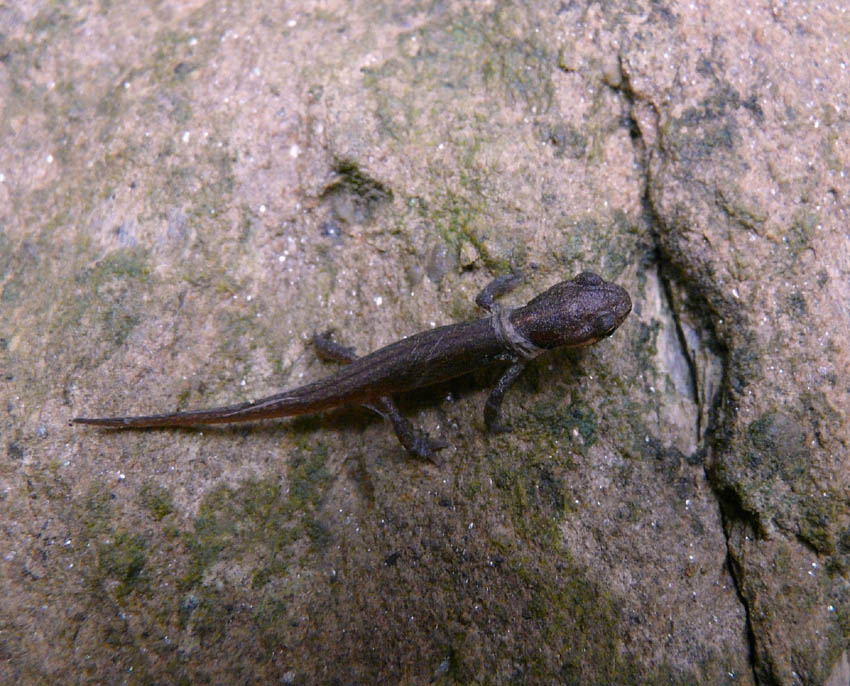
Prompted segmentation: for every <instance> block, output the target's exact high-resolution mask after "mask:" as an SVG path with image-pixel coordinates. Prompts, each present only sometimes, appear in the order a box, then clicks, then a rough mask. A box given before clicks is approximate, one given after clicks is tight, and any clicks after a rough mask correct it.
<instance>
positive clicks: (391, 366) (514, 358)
mask: <svg viewBox="0 0 850 686" xmlns="http://www.w3.org/2000/svg"><path fill="white" fill-rule="evenodd" d="M520 279H521V277H520V276H519V275H516V274H514V275H509V276H503V277H499V278H497V279H495V280H494V281H492V282H491V283H490V284H489V285H488V286H487V287H486V288H485V289H484V290H483V291H482V292H481V293H480V294H479V295H478V297H477V298H476V300H475V301H476V302H477V303H478V304H479V305H480V306H481V307H482V308H484V309H485V310H487V311H488V312H490V316H489V317H486V318H484V319H478V320H474V321H469V322H464V323H462V324H450V325H448V326H441V327H439V328H436V329H429V330H428V331H423V332H422V333H418V334H415V335H413V336H410V337H409V338H404V339H402V340H400V341H397V342H396V343H393V344H391V345H388V346H386V347H384V348H380V349H379V350H376V351H375V352H373V353H370V354H368V355H365V356H364V357H357V356H356V354H355V353H354V351H353V350H351V349H350V348H344V347H342V346H340V345H338V344H336V343H333V342H332V341H330V340H329V339H328V338H327V337H325V336H315V337H314V339H313V342H314V344H315V346H316V347H317V349H318V351H319V353H320V354H321V355H322V356H324V357H327V358H331V359H335V360H338V361H341V362H347V363H348V364H347V366H346V367H344V368H343V369H341V370H340V371H338V372H337V373H336V374H333V375H331V376H329V377H327V378H325V379H322V380H320V381H316V382H314V383H311V384H307V385H306V386H301V387H299V388H294V389H292V390H289V391H283V392H282V393H278V394H276V395H272V396H269V397H267V398H262V399H260V400H255V401H254V402H250V403H240V404H238V405H229V406H226V407H216V408H213V409H208V410H194V411H189V412H175V413H171V414H157V415H149V416H140V417H94V418H88V417H77V418H75V419H73V420H72V421H73V422H75V423H77V424H93V425H95V426H107V427H116V428H138V429H141V428H154V427H176V426H196V425H199V424H220V423H226V422H245V421H252V420H257V419H270V418H274V417H288V416H292V415H299V414H308V413H312V412H319V411H321V410H327V409H330V408H334V407H340V406H342V405H354V404H357V405H364V406H366V407H368V408H369V409H371V410H373V411H375V412H377V413H378V414H380V415H382V416H384V417H386V418H387V419H389V420H390V422H392V424H393V428H394V429H395V432H396V435H397V436H398V438H399V440H400V441H401V443H402V445H403V446H404V447H405V449H406V450H407V451H408V452H409V453H411V454H413V455H415V456H417V457H424V458H427V459H431V460H433V461H435V462H436V461H437V459H436V453H437V451H438V450H440V449H441V448H444V447H445V443H442V442H439V441H433V440H431V439H429V438H428V437H427V436H426V435H424V434H422V433H419V432H417V431H416V430H415V429H413V427H412V426H411V425H410V424H409V423H408V422H407V420H406V419H404V417H402V416H401V414H399V412H398V410H397V409H396V407H395V404H394V403H393V401H392V398H391V396H392V394H394V393H399V392H402V391H410V390H413V389H416V388H422V387H423V386H430V385H431V384H435V383H439V382H440V381H445V380H447V379H452V378H454V377H456V376H460V375H462V374H467V373H469V372H471V371H474V370H476V369H479V368H481V367H484V366H487V365H491V364H495V363H500V362H501V363H508V364H509V367H508V368H507V370H506V371H505V373H504V374H503V375H502V377H501V378H500V379H499V381H498V383H497V384H496V387H495V388H494V389H493V391H492V393H491V394H490V397H489V398H488V399H487V403H486V405H485V407H484V419H485V422H486V424H487V427H488V428H489V429H490V430H491V431H505V430H507V429H506V427H505V426H504V425H502V424H501V422H500V421H499V411H500V408H501V404H502V399H503V397H504V394H505V392H506V391H507V390H508V388H509V387H510V386H511V385H512V384H513V382H514V381H515V380H516V378H517V377H518V376H519V374H520V372H521V371H522V370H523V369H524V368H525V366H526V365H527V364H528V362H529V360H531V359H533V358H534V357H536V356H537V355H539V354H540V353H541V352H543V351H545V350H549V349H552V348H558V347H570V348H575V347H580V346H586V345H591V344H592V343H595V342H596V341H598V340H600V339H602V338H605V337H607V336H610V335H611V334H612V333H613V332H614V331H615V330H616V329H617V327H618V326H620V324H622V323H623V321H624V320H625V318H626V316H627V315H628V314H629V312H630V311H631V309H632V302H631V300H630V299H629V295H628V293H626V291H625V290H623V289H622V288H621V287H620V286H617V285H616V284H613V283H608V282H606V281H603V280H602V278H601V277H599V276H597V275H596V274H593V273H590V272H584V273H582V274H579V275H578V276H577V277H575V278H574V279H573V280H571V281H562V282H561V283H559V284H556V285H555V286H552V288H550V289H549V290H547V291H545V292H543V293H541V294H540V295H538V296H537V297H536V298H534V299H532V300H531V301H530V302H529V303H528V304H527V305H525V306H524V307H519V308H516V309H513V310H509V309H508V310H503V309H502V308H500V306H499V305H498V304H497V303H496V302H495V298H496V297H498V296H499V295H502V294H503V293H506V292H507V291H509V290H511V289H512V288H514V287H515V286H516V285H517V283H519V281H520Z"/></svg>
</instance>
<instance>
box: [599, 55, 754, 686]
mask: <svg viewBox="0 0 850 686" xmlns="http://www.w3.org/2000/svg"><path fill="white" fill-rule="evenodd" d="M619 62H620V74H621V76H622V78H621V81H620V83H619V84H618V85H616V86H612V88H613V89H614V90H615V91H617V92H618V93H620V94H621V95H622V97H623V98H624V99H625V101H626V105H627V110H628V111H627V112H626V113H625V115H624V119H623V121H624V124H625V125H626V126H627V128H628V131H629V137H630V139H631V141H632V145H633V148H634V150H635V158H636V160H637V162H638V164H639V165H640V175H641V180H642V186H643V187H642V189H641V206H642V208H643V214H644V219H645V220H646V222H647V225H648V227H649V234H650V237H651V239H652V242H653V245H654V248H655V253H656V254H657V255H658V256H659V259H658V261H657V263H656V264H657V269H658V277H659V281H660V283H661V285H662V288H663V292H664V297H665V298H666V299H667V301H668V304H669V305H670V310H671V312H672V313H673V319H674V322H675V325H676V333H677V336H678V339H679V345H680V346H681V347H682V349H683V351H684V354H685V358H686V359H687V361H688V368H689V373H690V376H691V389H692V392H693V394H694V398H695V400H696V403H697V406H698V407H699V406H700V398H699V395H698V391H699V375H698V370H697V365H696V360H695V359H694V357H693V356H692V355H691V354H689V348H688V345H687V339H686V336H685V333H684V330H683V327H682V323H681V320H680V317H679V315H678V314H677V313H676V311H675V309H674V307H673V304H674V302H675V301H674V299H673V292H672V286H671V278H670V277H668V276H667V275H666V274H665V273H664V271H665V270H664V263H663V255H664V249H663V246H662V245H661V242H660V238H659V234H658V227H660V226H661V225H662V222H663V220H662V218H661V217H660V215H659V214H658V211H657V209H656V207H655V204H654V202H653V199H652V194H651V192H650V185H651V184H650V169H649V151H648V150H647V145H646V141H645V139H644V136H643V132H642V131H641V128H640V125H639V123H638V121H637V119H636V118H635V116H634V109H635V107H636V106H637V104H638V102H639V100H640V98H639V96H637V95H636V93H635V91H634V88H633V87H632V83H631V79H630V76H629V72H628V69H627V68H626V67H625V64H624V62H623V59H622V56H621V57H620V60H619ZM649 104H650V105H652V106H653V107H654V105H653V104H652V103H649ZM656 114H657V113H656ZM659 145H660V143H659ZM719 357H720V360H721V363H722V372H721V381H720V387H719V390H718V391H717V393H716V394H715V396H714V398H713V399H712V401H711V402H712V405H713V407H712V409H711V411H710V412H709V413H708V420H707V422H706V423H707V426H706V427H704V433H703V427H702V426H701V425H700V424H701V422H702V412H701V411H700V412H699V413H698V418H697V422H698V426H697V431H698V432H699V433H698V434H697V436H698V437H699V444H700V448H699V450H698V452H700V453H707V452H708V451H707V449H706V448H705V446H706V445H707V444H708V443H709V442H710V441H711V439H712V438H713V437H714V436H715V435H716V433H717V431H718V429H719V428H720V427H721V424H720V423H719V422H720V421H722V420H721V419H720V412H719V409H720V407H721V403H722V397H723V394H724V393H725V392H726V389H728V388H729V385H728V374H729V364H730V360H729V355H728V351H727V350H725V349H723V350H722V351H720V353H719ZM700 409H701V408H700ZM704 464H705V463H704ZM704 473H705V477H706V479H707V481H708V483H709V484H710V485H712V490H713V491H714V494H715V498H716V500H717V507H718V511H719V514H720V520H721V525H722V527H723V535H724V539H725V542H726V566H727V568H728V570H729V575H730V577H731V578H732V583H733V585H734V587H735V593H736V595H737V597H738V601H739V602H740V603H741V606H742V607H743V609H744V616H745V620H744V621H745V631H746V634H747V644H748V651H749V655H748V659H749V664H750V669H751V671H752V675H753V681H754V683H755V684H757V685H758V684H761V683H762V679H761V678H760V677H759V671H758V669H757V665H756V655H757V652H756V637H755V633H754V630H753V623H752V618H751V615H750V606H749V601H748V599H747V596H746V594H745V593H744V590H743V588H742V584H741V570H740V568H739V566H738V564H737V562H736V559H735V556H734V553H733V551H732V548H731V545H730V534H731V526H732V522H736V521H737V522H741V523H742V525H744V526H747V527H750V528H753V530H754V532H755V531H759V530H760V526H758V525H759V522H758V519H757V518H755V519H754V517H755V516H754V514H753V513H752V512H750V511H749V510H747V508H745V507H743V503H741V502H740V498H739V497H738V495H737V494H736V493H734V492H733V491H732V489H731V488H726V489H721V490H718V485H717V483H716V481H715V480H713V479H712V478H711V474H710V468H709V466H708V465H707V464H705V466H704ZM754 524H755V525H756V526H755V527H753V525H754Z"/></svg>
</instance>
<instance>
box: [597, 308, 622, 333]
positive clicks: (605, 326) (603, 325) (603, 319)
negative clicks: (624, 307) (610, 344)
mask: <svg viewBox="0 0 850 686" xmlns="http://www.w3.org/2000/svg"><path fill="white" fill-rule="evenodd" d="M593 328H594V329H595V330H596V331H598V332H599V335H600V336H602V337H603V338H604V337H606V336H610V335H611V334H612V333H614V331H615V330H616V329H617V318H616V317H615V316H614V315H613V314H611V313H610V312H607V313H606V314H603V315H601V316H599V317H597V318H596V321H595V322H593Z"/></svg>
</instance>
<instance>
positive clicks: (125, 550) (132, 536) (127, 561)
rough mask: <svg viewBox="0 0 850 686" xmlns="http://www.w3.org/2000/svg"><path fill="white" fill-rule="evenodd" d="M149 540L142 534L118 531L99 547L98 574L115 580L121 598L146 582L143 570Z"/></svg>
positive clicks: (117, 592) (116, 594) (116, 591)
mask: <svg viewBox="0 0 850 686" xmlns="http://www.w3.org/2000/svg"><path fill="white" fill-rule="evenodd" d="M148 547H149V542H148V541H147V539H146V538H145V537H144V536H142V535H141V534H136V533H129V532H127V531H120V532H118V533H117V534H116V535H115V536H114V537H113V538H112V539H111V540H110V541H107V542H105V543H103V544H101V546H100V548H99V549H98V565H97V571H98V576H99V577H100V579H101V580H104V581H106V580H111V581H113V582H115V584H116V585H115V589H114V592H115V596H116V597H117V598H118V599H119V600H120V599H121V598H123V597H125V596H126V595H128V594H129V593H130V592H132V591H134V590H136V589H137V588H138V587H140V586H142V585H143V584H144V581H145V580H144V576H143V570H144V568H145V563H146V550H147V549H148Z"/></svg>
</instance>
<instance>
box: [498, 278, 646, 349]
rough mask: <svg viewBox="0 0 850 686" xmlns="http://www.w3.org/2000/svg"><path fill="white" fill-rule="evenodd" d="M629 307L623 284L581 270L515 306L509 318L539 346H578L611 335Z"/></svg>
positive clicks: (630, 305) (623, 318)
mask: <svg viewBox="0 0 850 686" xmlns="http://www.w3.org/2000/svg"><path fill="white" fill-rule="evenodd" d="M631 310H632V300H631V298H629V294H628V293H626V291H625V289H624V288H622V287H621V286H618V285H617V284H615V283H610V282H608V281H605V280H604V279H603V278H602V277H601V276H598V275H596V274H594V273H592V272H582V273H581V274H579V275H578V276H576V277H575V278H574V279H572V280H570V281H561V283H558V284H555V285H554V286H552V287H551V288H550V289H549V290H547V291H545V292H543V293H541V294H540V295H538V296H537V297H536V298H534V299H532V300H530V301H529V303H528V304H527V305H526V306H525V307H520V308H518V309H517V310H515V311H514V312H513V313H512V316H511V321H512V322H513V324H514V325H515V326H516V327H517V328H518V329H519V330H520V331H522V332H523V333H524V335H525V336H526V337H527V338H528V339H529V340H530V341H531V342H532V343H534V344H535V345H537V346H539V347H541V348H557V347H561V346H569V347H580V346H585V345H591V344H593V343H596V342H597V341H599V340H601V339H603V338H606V337H608V336H610V335H611V334H612V333H614V331H616V330H617V327H619V326H620V324H622V323H623V321H625V319H626V317H627V316H628V314H629V312H631Z"/></svg>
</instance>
